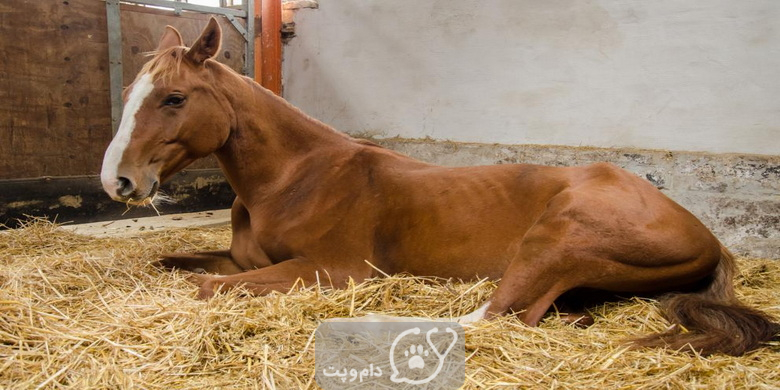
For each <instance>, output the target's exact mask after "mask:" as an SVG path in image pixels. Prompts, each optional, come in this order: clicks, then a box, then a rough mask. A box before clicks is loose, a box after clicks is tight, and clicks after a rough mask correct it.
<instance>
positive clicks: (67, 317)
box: [0, 222, 780, 389]
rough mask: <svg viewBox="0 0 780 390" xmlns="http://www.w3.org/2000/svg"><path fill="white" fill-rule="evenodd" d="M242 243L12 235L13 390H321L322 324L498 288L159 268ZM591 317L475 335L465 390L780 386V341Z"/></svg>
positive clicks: (480, 298)
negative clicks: (659, 343)
mask: <svg viewBox="0 0 780 390" xmlns="http://www.w3.org/2000/svg"><path fill="white" fill-rule="evenodd" d="M76 231H78V230H76ZM229 240H230V231H229V228H228V227H227V226H224V225H223V226H217V227H210V228H195V229H191V228H175V229H170V230H160V229H155V230H154V231H149V230H148V229H144V230H143V231H136V232H133V234H131V235H129V236H127V235H126V236H115V235H114V236H107V237H95V236H87V235H80V234H77V233H74V232H73V231H70V230H66V229H62V228H59V227H57V226H54V225H52V224H49V223H46V222H31V223H29V224H28V225H27V227H25V228H23V229H18V230H12V231H8V232H4V233H1V234H0V286H1V287H0V388H25V389H26V388H78V389H88V388H112V389H116V388H149V389H174V388H175V389H190V388H192V389H195V388H197V389H201V388H241V389H244V388H278V389H296V388H317V386H316V383H315V382H314V380H313V373H314V344H315V342H314V340H313V332H314V330H315V329H316V327H317V325H318V324H319V323H320V322H321V321H322V320H324V319H327V318H333V317H350V316H361V315H364V314H368V313H383V314H389V315H405V316H421V317H448V316H458V315H462V314H466V313H469V312H471V311H473V310H474V309H476V308H477V307H479V306H480V305H481V304H482V303H483V302H484V300H485V299H486V298H487V297H488V296H489V295H490V293H491V292H492V291H493V290H494V289H495V284H493V283H488V282H483V283H478V284H476V285H475V284H474V283H455V282H449V281H431V280H427V281H426V280H423V279H420V278H410V277H392V278H386V279H381V280H371V281H368V282H364V283H360V284H357V285H353V286H351V287H350V288H348V289H345V290H336V291H331V290H326V289H320V288H317V287H316V286H314V287H310V288H308V289H305V290H303V291H297V292H293V293H290V294H273V295H271V296H267V297H255V298H249V297H245V296H241V294H240V291H236V292H233V293H230V294H226V295H220V296H217V297H216V298H214V299H212V300H210V301H208V302H204V301H199V300H197V299H195V295H196V288H195V287H194V286H192V285H190V284H189V283H188V282H187V281H186V280H185V276H184V274H182V273H178V272H174V273H171V272H167V271H165V270H162V269H160V268H158V267H157V266H155V265H154V264H153V263H154V261H155V259H157V257H158V256H159V255H160V254H162V253H166V252H188V251H196V250H214V249H220V248H224V247H226V246H227V245H228V243H229ZM740 266H741V270H742V273H741V275H740V276H739V277H738V279H737V280H736V281H735V283H736V284H737V286H738V294H739V296H740V298H741V299H742V300H744V301H745V302H746V303H748V304H750V305H751V306H755V307H759V308H762V309H763V310H766V311H768V312H770V313H772V314H774V315H775V316H780V288H779V287H780V262H778V261H770V260H760V259H741V260H740ZM593 315H594V317H595V324H594V325H593V326H591V327H589V328H587V329H580V328H576V327H573V326H569V325H565V324H564V323H563V322H561V321H560V320H559V319H558V318H557V317H556V316H555V315H552V316H550V317H548V318H547V319H546V320H545V321H544V322H543V323H542V324H541V326H540V327H538V328H529V327H527V326H525V325H523V324H522V323H520V322H518V321H517V320H516V319H515V318H510V317H507V318H501V319H498V320H494V321H489V322H487V321H483V322H480V323H478V324H477V326H475V327H473V328H468V329H466V356H467V365H466V384H465V388H468V389H471V388H493V387H510V388H533V389H535V388H540V389H541V388H545V389H559V388H560V389H595V388H598V389H636V388H653V389H655V388H673V389H732V388H737V389H742V388H751V389H778V388H780V370H778V369H777V367H778V364H780V343H777V342H774V343H770V344H768V345H767V346H766V347H765V348H762V349H760V350H758V351H755V352H753V353H750V354H748V355H746V356H743V357H739V358H735V357H729V356H710V357H701V356H696V355H693V354H690V353H687V352H683V351H670V350H661V349H649V350H648V349H645V350H632V349H628V348H627V346H626V343H625V341H626V340H627V339H630V338H631V337H634V336H640V335H645V334H647V333H650V332H656V331H660V330H663V329H665V328H666V327H667V326H668V325H669V324H668V323H666V322H665V321H664V320H663V319H662V318H661V317H660V315H659V313H658V312H657V307H656V302H654V301H652V300H639V299H633V300H629V301H625V302H621V303H613V304H607V305H604V306H599V307H596V308H595V309H594V310H593Z"/></svg>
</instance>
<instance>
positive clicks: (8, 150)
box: [0, 0, 111, 179]
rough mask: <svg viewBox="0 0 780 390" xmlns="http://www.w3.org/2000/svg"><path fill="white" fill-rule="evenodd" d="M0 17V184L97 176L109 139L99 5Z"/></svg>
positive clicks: (0, 8)
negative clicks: (103, 151) (45, 177)
mask: <svg viewBox="0 0 780 390" xmlns="http://www.w3.org/2000/svg"><path fill="white" fill-rule="evenodd" d="M0 12H2V13H3V15H2V17H0V179H8V178H21V177H40V176H67V175H83V174H94V173H97V171H98V169H99V168H98V167H99V166H100V161H101V160H102V152H101V150H102V149H103V148H104V147H105V146H106V145H107V144H108V141H109V140H110V137H111V121H110V107H109V99H108V70H107V60H106V59H107V55H108V49H107V43H106V42H107V34H106V17H105V13H106V12H105V3H104V2H102V1H97V0H78V1H76V0H56V1H53V0H49V1H24V0H4V1H3V2H2V4H0Z"/></svg>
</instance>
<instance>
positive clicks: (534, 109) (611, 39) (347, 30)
mask: <svg viewBox="0 0 780 390" xmlns="http://www.w3.org/2000/svg"><path fill="white" fill-rule="evenodd" d="M778 21H780V2H778V1H777V0H745V1H732V0H692V1H676V0H658V1H638V0H631V1H617V0H590V1H580V0H553V1H536V0H491V1H480V2H478V1H471V0H444V1H442V0H425V1H419V0H392V1H388V0H320V1H319V9H316V10H314V9H303V10H300V11H299V12H298V13H297V15H296V16H295V23H296V35H297V37H296V38H294V39H293V40H292V41H290V42H289V44H288V46H287V47H286V48H285V54H284V77H285V84H284V88H285V89H284V91H285V92H284V93H285V97H286V98H287V99H288V100H290V101H291V102H292V103H293V104H295V105H297V106H299V107H301V108H302V109H303V110H304V111H305V112H307V113H309V114H310V115H312V116H314V117H316V118H318V119H320V120H323V121H324V122H326V123H329V124H331V125H333V126H334V127H336V128H338V129H340V130H343V131H346V132H352V133H369V134H372V135H374V136H376V137H380V138H381V137H393V136H401V137H406V138H425V137H430V138H433V139H440V140H445V139H446V140H454V141H465V142H484V143H504V144H551V145H572V146H580V145H588V146H599V147H639V148H649V149H664V150H675V151H683V150H689V151H707V152H716V153H725V152H737V153H754V154H766V155H776V154H778V153H780V139H779V137H778V136H780V98H778V96H780V23H779V22H778Z"/></svg>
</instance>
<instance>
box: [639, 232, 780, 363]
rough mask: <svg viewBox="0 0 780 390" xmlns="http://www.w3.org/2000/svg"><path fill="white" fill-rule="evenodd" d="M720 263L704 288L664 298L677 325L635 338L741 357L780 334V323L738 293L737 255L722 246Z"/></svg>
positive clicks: (666, 313) (652, 343)
mask: <svg viewBox="0 0 780 390" xmlns="http://www.w3.org/2000/svg"><path fill="white" fill-rule="evenodd" d="M720 248H721V255H720V262H719V263H718V265H717V267H716V268H715V272H714V274H713V276H712V281H711V283H710V284H709V286H707V287H706V288H705V289H704V290H703V291H699V292H695V293H676V294H670V295H668V296H666V297H665V298H664V299H663V300H662V307H663V312H664V316H665V317H666V318H667V319H668V320H669V322H671V323H672V324H673V327H672V328H671V329H670V330H668V331H666V332H663V333H658V334H654V335H650V336H646V337H643V338H640V339H638V340H635V341H634V342H635V343H636V344H637V345H639V346H646V347H664V346H667V347H670V348H674V349H680V348H686V347H687V348H692V349H693V350H695V351H697V352H699V353H702V354H705V355H708V354H712V353H724V354H727V355H733V356H739V355H742V354H744V353H746V352H748V351H751V350H753V349H756V348H758V347H760V346H761V344H762V343H763V342H766V341H769V340H772V339H774V338H777V337H778V336H780V324H778V323H776V322H774V321H773V320H772V318H771V317H770V316H769V315H767V314H766V313H763V312H761V311H759V310H756V309H752V308H749V307H747V306H744V305H743V304H741V303H740V302H739V301H738V300H737V298H736V297H735V296H734V286H733V284H732V283H733V278H734V273H735V272H736V264H735V262H734V255H732V254H731V252H729V250H728V249H726V248H725V247H724V246H723V245H721V247H720Z"/></svg>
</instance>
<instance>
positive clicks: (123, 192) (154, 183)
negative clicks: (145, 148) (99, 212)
mask: <svg viewBox="0 0 780 390" xmlns="http://www.w3.org/2000/svg"><path fill="white" fill-rule="evenodd" d="M148 182H151V185H145V186H139V185H138V184H137V183H136V182H135V181H133V180H132V179H130V178H127V177H124V176H119V177H117V178H116V179H114V180H105V181H103V189H104V190H105V191H106V193H107V194H108V195H109V196H110V197H111V199H113V200H116V201H118V202H123V203H130V204H139V205H142V204H146V203H148V200H151V199H152V198H154V196H155V195H156V194H157V190H159V188H160V182H159V180H155V179H153V180H148ZM147 188H148V189H147Z"/></svg>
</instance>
